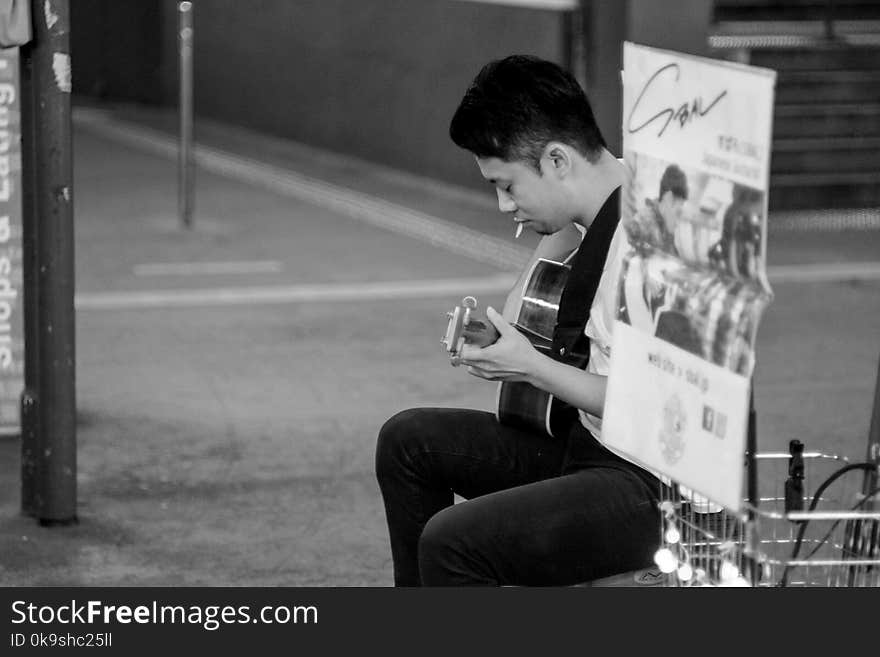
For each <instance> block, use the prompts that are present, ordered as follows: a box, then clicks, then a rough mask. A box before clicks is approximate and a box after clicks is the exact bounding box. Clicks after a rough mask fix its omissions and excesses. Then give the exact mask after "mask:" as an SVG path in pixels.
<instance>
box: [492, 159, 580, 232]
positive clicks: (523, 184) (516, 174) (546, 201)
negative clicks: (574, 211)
mask: <svg viewBox="0 0 880 657" xmlns="http://www.w3.org/2000/svg"><path fill="white" fill-rule="evenodd" d="M476 160H477V166H478V167H480V173H482V174H483V178H485V179H486V180H487V181H489V182H490V183H492V184H493V185H494V186H495V191H496V193H497V194H498V209H499V210H501V212H504V213H505V214H509V215H511V216H512V217H513V220H514V221H515V222H517V223H521V224H522V225H523V227H524V228H530V229H532V230H533V231H535V232H536V233H538V234H539V235H550V234H551V233H555V232H557V231H558V230H560V229H561V228H563V227H564V226H565V225H566V224H568V223H570V222H571V220H572V218H571V217H570V216H568V215H567V214H566V213H565V211H564V209H563V208H564V195H563V194H562V189H561V186H560V181H559V180H558V179H557V177H556V176H555V175H553V171H552V165H549V164H548V163H547V162H545V161H544V160H543V159H542V160H541V173H539V172H537V171H535V169H534V168H533V167H531V166H530V165H529V164H527V163H525V162H507V161H505V160H501V159H499V158H496V157H489V158H482V157H478V158H476Z"/></svg>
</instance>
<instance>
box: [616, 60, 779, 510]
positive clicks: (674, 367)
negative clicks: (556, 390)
mask: <svg viewBox="0 0 880 657" xmlns="http://www.w3.org/2000/svg"><path fill="white" fill-rule="evenodd" d="M775 81H776V76H775V73H774V72H773V71H769V70H766V69H759V68H755V67H749V66H743V65H739V64H732V63H729V62H723V61H719V60H713V59H707V58H702V57H695V56H690V55H684V54H680V53H675V52H671V51H666V50H658V49H656V48H647V47H644V46H639V45H636V44H632V43H626V44H625V45H624V72H623V85H624V93H623V159H624V163H625V164H626V166H627V169H628V170H629V174H630V176H629V182H628V184H627V186H626V189H625V190H624V194H623V203H622V210H621V212H622V217H621V221H622V223H623V226H624V228H625V230H626V232H627V238H628V240H629V244H630V249H629V252H628V253H627V254H626V256H625V257H624V263H623V266H622V268H621V276H620V281H619V286H618V304H617V307H618V316H617V322H616V323H615V328H614V344H613V348H612V353H611V369H610V374H609V379H608V389H607V392H606V403H605V413H604V416H603V427H602V437H603V440H604V441H605V442H606V443H607V444H608V445H609V446H610V447H612V448H614V449H617V450H619V451H622V452H624V453H626V454H628V455H629V456H631V457H632V458H634V459H636V460H637V461H639V462H641V463H643V464H644V465H645V466H646V467H648V468H649V469H651V470H654V471H656V472H658V473H660V474H662V475H665V476H667V477H670V478H672V479H673V480H674V481H676V482H677V483H679V484H681V485H682V486H684V487H686V488H688V489H690V490H692V491H695V492H696V493H698V494H700V495H701V496H705V497H707V498H708V499H709V500H711V501H712V502H715V503H718V504H721V505H723V506H725V507H728V508H731V509H735V510H736V509H739V508H740V506H741V504H742V499H743V491H742V486H743V457H744V454H745V443H746V432H747V428H748V399H749V379H750V377H751V374H752V371H753V369H754V345H755V335H756V331H757V326H758V322H759V320H760V317H761V314H762V312H763V310H764V308H766V306H767V304H768V303H769V302H770V300H771V299H772V292H771V290H770V287H769V284H768V283H767V276H766V236H767V196H768V188H769V166H770V146H771V129H772V120H773V90H774V85H775Z"/></svg>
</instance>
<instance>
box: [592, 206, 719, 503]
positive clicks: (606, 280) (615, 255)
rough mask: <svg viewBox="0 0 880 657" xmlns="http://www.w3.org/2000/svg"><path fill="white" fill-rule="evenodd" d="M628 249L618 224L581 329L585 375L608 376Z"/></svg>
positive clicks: (696, 499)
mask: <svg viewBox="0 0 880 657" xmlns="http://www.w3.org/2000/svg"><path fill="white" fill-rule="evenodd" d="M629 248H630V247H629V242H628V241H627V239H626V231H625V230H624V228H623V223H619V224H618V225H617V229H616V230H615V231H614V235H613V236H612V238H611V244H610V246H609V247H608V256H607V257H606V259H605V266H604V268H603V269H602V277H601V278H600V279H599V287H597V288H596V295H595V296H594V297H593V305H592V306H590V318H589V319H588V320H587V325H586V326H585V327H584V333H585V334H586V336H587V337H588V338H589V339H590V362H589V363H588V364H587V372H590V373H591V374H600V375H602V376H608V372H609V370H610V368H611V337H612V333H613V330H614V322H615V320H616V319H617V291H618V281H619V280H620V271H621V267H622V266H623V257H624V255H626V252H627V251H628V250H629ZM578 415H579V416H580V420H581V424H583V425H584V427H586V429H587V431H589V432H590V433H591V434H593V437H594V438H595V439H596V440H598V441H599V442H600V443H602V444H603V445H604V446H605V448H606V449H607V450H609V451H610V452H612V453H614V454H616V455H617V456H619V457H620V458H622V459H625V460H627V461H629V462H630V463H634V464H635V465H638V466H639V467H641V468H645V466H644V465H642V464H641V463H639V462H638V461H636V460H634V459H632V458H630V457H628V456H627V455H626V454H623V453H621V452H618V451H617V450H615V449H614V448H612V447H609V446H608V445H606V444H605V443H604V442H603V441H602V418H600V417H598V416H596V415H592V414H590V413H587V412H586V411H581V410H579V411H578ZM645 469H647V470H648V472H650V473H651V474H653V475H655V476H656V477H658V478H660V479H661V480H663V481H664V482H665V483H667V484H669V483H670V480H669V478H668V477H665V476H664V475H662V474H661V473H659V472H655V471H653V470H652V469H650V468H645ZM681 493H682V495H684V496H685V497H687V498H688V499H689V500H690V501H691V503H692V504H693V505H694V510H695V511H696V512H697V513H715V512H717V511H720V510H721V509H722V508H723V507H721V505H718V504H714V503H713V502H710V501H709V500H708V499H706V498H705V497H703V496H702V495H700V494H699V493H695V492H693V491H690V490H688V489H686V488H684V487H682V488H681Z"/></svg>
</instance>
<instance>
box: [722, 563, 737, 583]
mask: <svg viewBox="0 0 880 657" xmlns="http://www.w3.org/2000/svg"><path fill="white" fill-rule="evenodd" d="M720 574H721V580H722V581H724V582H729V581H731V580H734V579H736V578H737V577H739V568H737V567H736V566H734V565H733V564H732V563H730V562H729V561H725V562H724V563H722V564H721V573H720Z"/></svg>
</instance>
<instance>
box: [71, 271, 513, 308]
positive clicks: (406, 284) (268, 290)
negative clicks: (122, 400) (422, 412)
mask: <svg viewBox="0 0 880 657" xmlns="http://www.w3.org/2000/svg"><path fill="white" fill-rule="evenodd" d="M516 278H517V277H516V276H514V275H512V274H497V275H495V276H489V277H483V278H444V279H436V280H425V281H390V282H376V283H357V284H326V285H287V286H271V287H229V288H214V289H210V288H208V289H189V290H144V291H126V292H81V293H79V294H77V295H76V297H75V305H76V309H77V310H132V309H146V308H190V307H196V306H199V307H204V306H245V305H262V304H288V303H307V302H311V303H338V302H343V301H345V302H351V301H373V300H377V299H415V298H427V297H444V296H450V295H466V294H484V293H485V294H489V293H497V292H507V291H508V290H510V288H511V287H513V284H514V283H515V282H516Z"/></svg>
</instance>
